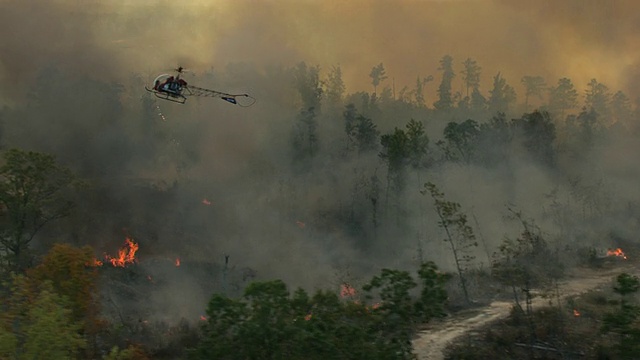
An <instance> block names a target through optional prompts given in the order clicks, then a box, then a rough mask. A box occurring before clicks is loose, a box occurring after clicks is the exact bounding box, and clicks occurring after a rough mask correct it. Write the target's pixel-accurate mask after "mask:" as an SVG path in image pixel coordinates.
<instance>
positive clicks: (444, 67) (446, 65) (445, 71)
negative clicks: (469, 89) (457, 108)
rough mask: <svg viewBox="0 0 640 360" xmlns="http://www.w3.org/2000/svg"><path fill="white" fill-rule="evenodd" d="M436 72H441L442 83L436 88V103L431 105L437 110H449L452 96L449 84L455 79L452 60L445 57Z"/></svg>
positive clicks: (451, 106) (447, 56) (451, 105)
mask: <svg viewBox="0 0 640 360" xmlns="http://www.w3.org/2000/svg"><path fill="white" fill-rule="evenodd" d="M438 70H440V71H442V81H441V82H440V86H439V87H438V101H436V102H435V103H433V106H434V107H435V108H436V109H437V110H444V111H446V110H450V109H451V108H453V96H452V93H451V83H452V81H453V78H454V77H455V73H454V72H453V58H452V57H451V56H449V55H445V56H443V57H442V59H441V60H440V67H439V68H438Z"/></svg>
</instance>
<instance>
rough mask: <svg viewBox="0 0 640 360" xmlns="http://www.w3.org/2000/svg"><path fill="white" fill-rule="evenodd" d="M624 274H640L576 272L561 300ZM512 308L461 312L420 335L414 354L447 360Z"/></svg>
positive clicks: (562, 286)
mask: <svg viewBox="0 0 640 360" xmlns="http://www.w3.org/2000/svg"><path fill="white" fill-rule="evenodd" d="M622 272H628V273H634V274H637V273H638V270H637V268H636V267H634V266H624V267H622V266H621V267H617V268H615V269H600V270H593V269H575V270H573V271H572V272H571V273H570V274H569V276H568V277H567V278H566V279H565V280H563V281H561V282H560V283H559V290H560V297H561V298H566V297H568V296H572V295H578V294H581V293H584V292H587V291H589V290H591V289H594V288H597V287H599V286H602V285H606V284H608V283H611V282H612V279H613V278H614V277H615V276H616V275H618V274H620V273H622ZM550 300H552V301H554V303H555V299H546V298H542V297H536V298H533V301H532V306H533V307H534V308H536V307H540V306H544V305H548V304H549V301H550ZM512 305H513V303H512V302H504V301H495V302H492V303H491V304H490V305H489V306H485V307H482V308H479V309H473V310H469V311H465V312H461V313H459V314H455V315H453V316H450V317H448V318H445V319H444V320H443V321H440V322H435V323H433V324H431V325H430V326H429V328H428V329H425V330H422V331H420V332H419V333H418V337H417V338H416V339H415V340H414V341H413V349H414V353H415V354H416V355H417V356H418V359H420V360H443V359H444V354H443V351H444V350H445V348H446V347H447V345H448V344H449V343H451V342H453V341H454V340H456V339H457V338H459V337H460V336H462V335H464V334H466V333H469V332H472V331H474V330H479V329H480V328H481V327H483V326H484V325H487V324H489V323H491V322H493V321H496V320H499V319H504V318H506V317H507V316H509V312H510V311H511V307H512Z"/></svg>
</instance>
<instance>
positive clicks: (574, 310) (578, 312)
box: [573, 309, 580, 317]
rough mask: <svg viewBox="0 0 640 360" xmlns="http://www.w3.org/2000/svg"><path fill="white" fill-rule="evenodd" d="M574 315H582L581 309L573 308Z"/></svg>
mask: <svg viewBox="0 0 640 360" xmlns="http://www.w3.org/2000/svg"><path fill="white" fill-rule="evenodd" d="M573 316H575V317H578V316H580V311H578V310H576V309H573Z"/></svg>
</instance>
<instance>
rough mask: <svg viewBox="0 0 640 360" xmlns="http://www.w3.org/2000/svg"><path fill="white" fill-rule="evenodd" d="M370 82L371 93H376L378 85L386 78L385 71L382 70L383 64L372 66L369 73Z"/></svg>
mask: <svg viewBox="0 0 640 360" xmlns="http://www.w3.org/2000/svg"><path fill="white" fill-rule="evenodd" d="M369 77H370V78H371V84H372V85H373V93H374V94H377V93H378V85H380V83H382V82H383V81H385V80H386V79H387V72H386V71H385V70H384V64H383V63H380V64H378V65H376V66H374V67H373V68H372V69H371V72H370V73H369Z"/></svg>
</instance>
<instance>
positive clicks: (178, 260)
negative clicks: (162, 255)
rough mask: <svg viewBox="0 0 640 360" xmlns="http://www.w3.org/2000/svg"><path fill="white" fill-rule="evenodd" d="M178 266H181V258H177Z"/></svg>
mask: <svg viewBox="0 0 640 360" xmlns="http://www.w3.org/2000/svg"><path fill="white" fill-rule="evenodd" d="M176 266H180V258H176Z"/></svg>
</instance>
